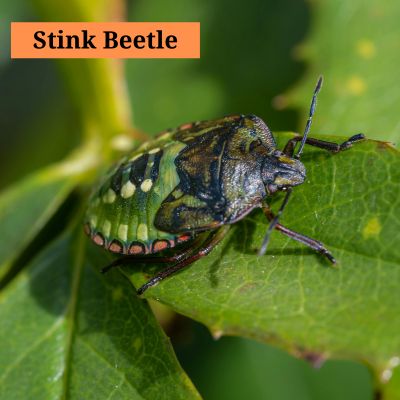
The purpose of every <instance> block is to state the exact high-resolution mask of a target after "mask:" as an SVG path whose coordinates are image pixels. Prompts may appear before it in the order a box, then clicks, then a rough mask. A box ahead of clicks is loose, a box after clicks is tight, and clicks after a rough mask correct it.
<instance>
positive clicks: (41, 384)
mask: <svg viewBox="0 0 400 400" xmlns="http://www.w3.org/2000/svg"><path fill="white" fill-rule="evenodd" d="M80 231H81V230H79V232H80ZM87 247H88V248H87ZM94 250H95V251H94ZM97 250H98V249H94V246H93V245H92V244H89V242H88V241H87V239H86V238H84V237H83V236H82V234H81V233H78V234H76V233H75V234H74V235H73V236H71V235H70V234H65V235H63V237H61V238H59V239H57V240H56V241H55V242H53V243H52V244H51V245H50V246H49V247H48V248H47V249H46V250H45V251H44V252H42V253H41V254H40V255H39V256H38V257H37V258H36V259H35V260H34V261H33V263H32V265H30V267H29V268H27V269H26V270H24V272H22V273H20V274H19V276H18V278H16V279H15V280H14V281H13V282H12V283H11V284H10V285H8V286H7V288H6V290H4V291H3V292H2V294H1V297H0V303H1V307H0V319H1V321H2V329H1V332H0V343H1V346H0V398H4V399H11V398H13V399H28V398H29V399H40V400H44V399H59V398H67V399H82V398H84V399H88V400H89V399H154V398H159V399H171V398H176V399H191V398H198V395H197V392H196V391H195V389H194V388H193V386H192V384H191V382H190V381H189V379H188V378H187V377H186V375H185V374H184V372H183V371H182V370H181V368H180V366H179V364H178V362H177V361H176V358H175V356H174V354H173V351H172V348H171V346H170V343H169V341H168V339H167V338H166V336H165V335H164V334H163V332H162V331H161V329H160V327H159V326H158V324H157V322H156V321H155V319H154V317H153V315H152V313H151V311H150V309H149V307H148V305H147V303H146V302H145V301H143V300H141V299H139V298H137V297H136V296H135V295H134V292H133V291H132V286H131V284H130V282H129V281H128V280H127V279H126V278H124V277H123V276H121V274H119V273H118V272H117V271H112V272H111V273H110V274H108V275H107V277H105V276H102V275H101V274H100V273H99V268H100V266H101V265H103V263H104V256H103V255H102V254H99V252H98V251H97Z"/></svg>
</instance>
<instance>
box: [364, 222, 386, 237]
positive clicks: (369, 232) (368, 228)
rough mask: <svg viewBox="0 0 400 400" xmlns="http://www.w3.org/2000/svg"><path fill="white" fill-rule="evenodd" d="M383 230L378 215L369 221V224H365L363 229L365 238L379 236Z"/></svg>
mask: <svg viewBox="0 0 400 400" xmlns="http://www.w3.org/2000/svg"><path fill="white" fill-rule="evenodd" d="M381 230H382V225H381V223H380V222H379V219H378V218H377V217H373V218H371V219H370V220H369V221H368V222H367V224H366V225H365V226H364V229H363V230H362V235H363V238H364V239H369V238H371V237H377V236H379V234H380V232H381Z"/></svg>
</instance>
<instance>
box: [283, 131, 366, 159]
mask: <svg viewBox="0 0 400 400" xmlns="http://www.w3.org/2000/svg"><path fill="white" fill-rule="evenodd" d="M364 139H365V136H364V134H362V133H358V134H357V135H353V136H352V137H350V138H349V139H348V140H346V141H345V142H343V143H342V144H338V143H333V142H326V141H325V140H319V139H313V138H307V140H306V144H308V145H310V146H314V147H319V148H320V149H324V150H328V151H331V152H332V153H339V151H342V150H346V149H348V148H349V147H351V146H352V145H353V144H354V143H356V142H359V141H361V140H364ZM301 140H302V136H295V137H294V138H292V139H290V140H289V141H288V142H287V143H286V146H285V148H284V149H283V153H284V154H286V155H288V156H290V157H292V156H293V153H294V149H295V147H296V144H297V142H300V141H301Z"/></svg>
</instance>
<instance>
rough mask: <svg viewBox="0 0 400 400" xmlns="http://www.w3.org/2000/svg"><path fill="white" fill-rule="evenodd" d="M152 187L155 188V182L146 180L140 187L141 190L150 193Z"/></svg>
mask: <svg viewBox="0 0 400 400" xmlns="http://www.w3.org/2000/svg"><path fill="white" fill-rule="evenodd" d="M152 186H153V181H152V180H151V179H145V180H144V181H143V182H142V184H141V185H140V189H142V190H143V192H148V191H149V190H150V189H151V187H152Z"/></svg>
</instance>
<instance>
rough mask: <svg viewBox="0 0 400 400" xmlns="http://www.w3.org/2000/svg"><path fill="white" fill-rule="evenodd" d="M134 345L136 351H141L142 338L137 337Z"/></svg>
mask: <svg viewBox="0 0 400 400" xmlns="http://www.w3.org/2000/svg"><path fill="white" fill-rule="evenodd" d="M132 345H133V348H134V349H135V350H136V351H139V350H140V348H141V347H142V339H140V338H139V337H137V338H136V339H135V340H134V341H133V343H132Z"/></svg>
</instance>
